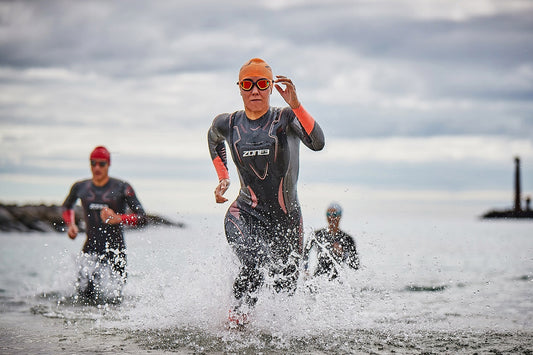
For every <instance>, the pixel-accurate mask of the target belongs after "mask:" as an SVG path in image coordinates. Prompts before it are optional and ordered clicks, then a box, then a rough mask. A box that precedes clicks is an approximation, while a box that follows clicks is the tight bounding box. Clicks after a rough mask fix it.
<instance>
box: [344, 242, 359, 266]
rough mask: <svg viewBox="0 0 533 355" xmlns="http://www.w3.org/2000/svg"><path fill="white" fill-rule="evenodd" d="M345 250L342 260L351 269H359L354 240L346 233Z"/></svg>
mask: <svg viewBox="0 0 533 355" xmlns="http://www.w3.org/2000/svg"><path fill="white" fill-rule="evenodd" d="M344 248H345V249H346V250H345V252H344V257H343V258H344V261H345V262H346V264H348V266H349V267H351V268H352V269H355V270H357V269H359V255H358V254H357V248H356V246H355V242H354V240H353V238H352V237H351V236H350V235H348V234H346V235H345V247H344Z"/></svg>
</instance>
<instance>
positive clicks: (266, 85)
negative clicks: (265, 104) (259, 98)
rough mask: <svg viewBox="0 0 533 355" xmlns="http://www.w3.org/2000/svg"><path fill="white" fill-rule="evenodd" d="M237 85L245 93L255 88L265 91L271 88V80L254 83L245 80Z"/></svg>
mask: <svg viewBox="0 0 533 355" xmlns="http://www.w3.org/2000/svg"><path fill="white" fill-rule="evenodd" d="M237 85H239V86H240V87H241V89H243V90H244V91H250V90H252V89H253V88H254V86H257V88H258V89H259V90H261V91H263V90H266V89H268V88H269V87H270V80H268V79H259V80H257V81H253V80H252V79H243V80H241V81H240V82H238V83H237Z"/></svg>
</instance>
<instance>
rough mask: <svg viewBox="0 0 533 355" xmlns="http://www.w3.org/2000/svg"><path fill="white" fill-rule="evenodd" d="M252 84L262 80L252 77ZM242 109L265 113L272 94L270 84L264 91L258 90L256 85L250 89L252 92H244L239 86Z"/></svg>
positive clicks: (258, 77)
mask: <svg viewBox="0 0 533 355" xmlns="http://www.w3.org/2000/svg"><path fill="white" fill-rule="evenodd" d="M246 79H251V80H252V81H253V82H254V83H255V82H256V81H257V80H259V79H264V78H263V77H260V76H252V77H250V78H246ZM239 90H240V92H241V96H242V101H243V103H244V108H245V109H246V110H248V111H251V112H261V111H267V110H268V108H269V107H270V95H271V94H272V83H271V84H270V86H269V87H268V88H267V89H265V90H259V88H258V87H257V85H254V86H253V87H252V90H249V91H245V90H243V89H242V88H241V86H240V85H239Z"/></svg>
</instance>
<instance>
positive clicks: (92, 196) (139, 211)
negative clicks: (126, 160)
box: [63, 178, 145, 276]
mask: <svg viewBox="0 0 533 355" xmlns="http://www.w3.org/2000/svg"><path fill="white" fill-rule="evenodd" d="M78 199H80V200H81V204H82V207H83V211H84V219H85V224H86V229H87V240H86V241H85V244H84V245H83V252H84V253H87V254H95V255H97V256H98V257H99V258H100V259H101V260H105V261H106V262H109V263H110V264H111V265H112V267H113V269H114V270H115V271H117V272H119V273H120V274H121V275H123V276H124V275H125V273H124V270H125V266H126V253H125V251H126V244H125V241H124V234H123V224H131V225H140V224H143V223H144V218H145V212H144V209H143V207H142V205H141V203H140V202H139V200H138V199H137V196H136V195H135V191H134V190H133V188H132V187H131V186H130V184H128V183H127V182H124V181H121V180H118V179H115V178H109V181H108V182H107V183H106V184H105V185H104V186H96V185H94V184H93V182H92V180H90V179H88V180H83V181H78V182H76V183H75V184H74V185H72V188H71V189H70V193H69V194H68V196H67V198H66V199H65V202H63V209H64V213H63V216H64V218H65V219H67V220H68V219H69V218H71V217H69V212H70V211H71V210H72V209H73V208H74V205H75V204H76V201H77V200H78ZM104 207H108V208H110V209H112V210H113V211H114V212H115V213H118V214H121V215H122V223H120V224H107V223H104V222H103V221H102V219H101V218H100V211H101V210H102V209H103V208H104ZM128 207H129V208H130V210H131V211H128V212H130V213H129V214H126V212H127V208H128ZM67 223H68V221H67Z"/></svg>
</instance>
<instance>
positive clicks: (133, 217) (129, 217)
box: [121, 183, 146, 226]
mask: <svg viewBox="0 0 533 355" xmlns="http://www.w3.org/2000/svg"><path fill="white" fill-rule="evenodd" d="M124 185H125V186H124V187H125V191H124V196H125V198H126V203H127V204H128V207H129V208H130V210H131V211H132V213H129V214H122V215H121V219H122V223H123V224H127V225H130V226H142V225H144V224H145V222H146V213H145V212H144V208H143V206H142V205H141V202H140V201H139V199H138V198H137V195H136V194H135V191H134V190H133V187H131V185H130V184H128V183H125V184H124Z"/></svg>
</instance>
